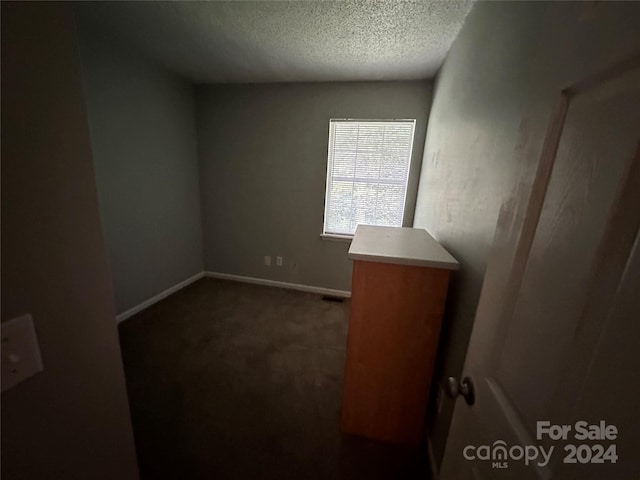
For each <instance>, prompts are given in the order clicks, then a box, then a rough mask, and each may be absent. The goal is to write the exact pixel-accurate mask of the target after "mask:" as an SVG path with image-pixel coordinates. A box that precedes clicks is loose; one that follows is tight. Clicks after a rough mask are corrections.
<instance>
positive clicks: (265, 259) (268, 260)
mask: <svg viewBox="0 0 640 480" xmlns="http://www.w3.org/2000/svg"><path fill="white" fill-rule="evenodd" d="M264 264H265V265H266V266H267V267H270V266H271V257H270V256H269V255H265V257H264Z"/></svg>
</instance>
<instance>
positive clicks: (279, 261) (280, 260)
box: [276, 257, 282, 267]
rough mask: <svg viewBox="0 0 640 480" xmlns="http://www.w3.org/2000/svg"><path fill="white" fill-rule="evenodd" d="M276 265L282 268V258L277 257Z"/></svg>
mask: <svg viewBox="0 0 640 480" xmlns="http://www.w3.org/2000/svg"><path fill="white" fill-rule="evenodd" d="M276 265H277V266H279V267H281V266H282V257H276Z"/></svg>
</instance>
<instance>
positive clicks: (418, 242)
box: [349, 225, 459, 270]
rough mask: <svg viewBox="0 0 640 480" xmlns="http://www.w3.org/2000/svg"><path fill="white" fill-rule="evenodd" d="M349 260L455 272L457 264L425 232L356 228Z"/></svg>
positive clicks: (386, 228)
mask: <svg viewBox="0 0 640 480" xmlns="http://www.w3.org/2000/svg"><path fill="white" fill-rule="evenodd" d="M349 258H350V259H352V260H365V261H369V262H381V263H397V264H400V265H415V266H419V267H433V268H443V269H447V270H457V269H458V268H459V264H458V261H457V260H456V259H455V258H453V257H452V256H451V254H450V253H449V252H447V251H446V250H445V249H444V247H442V245H440V244H439V243H438V242H437V241H436V240H435V239H434V238H433V237H432V236H431V235H429V234H428V233H427V231H426V230H424V229H421V228H405V227H402V228H401V227H377V226H373V225H358V228H357V229H356V233H355V235H354V236H353V241H352V242H351V247H350V248H349Z"/></svg>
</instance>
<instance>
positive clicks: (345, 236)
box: [320, 118, 417, 242]
mask: <svg viewBox="0 0 640 480" xmlns="http://www.w3.org/2000/svg"><path fill="white" fill-rule="evenodd" d="M333 122H345V123H346V122H368V123H376V122H380V123H389V122H411V123H412V124H413V128H412V130H411V145H410V147H409V163H408V165H407V176H406V178H405V182H404V195H403V198H402V218H401V220H400V226H404V218H405V213H406V209H407V193H408V189H409V177H410V176H411V165H412V161H413V149H414V143H415V136H416V124H417V119H415V118H374V119H371V118H330V119H329V132H328V133H329V135H328V139H327V171H326V175H325V192H324V215H323V217H322V233H321V234H320V237H322V238H323V239H326V240H338V241H348V242H350V241H351V240H352V239H353V236H354V234H355V232H354V233H332V232H327V231H326V225H327V207H328V205H329V202H328V200H329V186H330V177H329V175H330V173H331V166H332V165H333V162H332V159H331V148H332V140H334V138H333V137H332V136H331V125H332V123H333ZM371 183H374V182H371ZM362 225H365V224H362ZM356 229H357V226H356Z"/></svg>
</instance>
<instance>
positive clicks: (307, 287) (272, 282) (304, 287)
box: [204, 272, 351, 298]
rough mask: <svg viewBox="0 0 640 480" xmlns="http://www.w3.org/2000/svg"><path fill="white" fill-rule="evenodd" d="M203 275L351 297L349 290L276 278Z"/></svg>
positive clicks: (206, 273)
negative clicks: (283, 280) (280, 280)
mask: <svg viewBox="0 0 640 480" xmlns="http://www.w3.org/2000/svg"><path fill="white" fill-rule="evenodd" d="M204 276H205V277H209V278H219V279H221V280H233V281H235V282H243V283H253V284H255V285H264V286H267V287H278V288H287V289H289V290H299V291H301V292H311V293H318V294H320V295H331V296H334V297H340V298H351V292H350V291H348V290H335V289H333V288H324V287H314V286H312V285H301V284H299V283H288V282H279V281H277V280H268V279H266V278H255V277H243V276H242V275H232V274H230V273H219V272H204Z"/></svg>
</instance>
